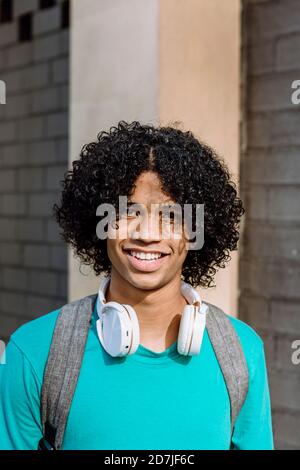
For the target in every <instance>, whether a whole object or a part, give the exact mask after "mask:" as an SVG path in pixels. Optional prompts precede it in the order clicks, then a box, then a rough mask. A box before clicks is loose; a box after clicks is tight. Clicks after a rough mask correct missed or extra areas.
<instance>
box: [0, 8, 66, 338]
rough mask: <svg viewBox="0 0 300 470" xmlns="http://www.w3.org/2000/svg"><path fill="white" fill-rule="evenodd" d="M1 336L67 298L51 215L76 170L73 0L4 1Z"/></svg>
mask: <svg viewBox="0 0 300 470" xmlns="http://www.w3.org/2000/svg"><path fill="white" fill-rule="evenodd" d="M0 3H1V22H0V79H1V80H4V81H5V83H6V87H7V97H6V104H5V105H0V338H1V339H6V338H7V337H8V336H9V335H10V334H11V332H12V331H13V330H14V329H15V328H16V327H18V326H19V325H20V324H22V323H24V322H25V321H28V320H29V319H32V318H34V317H36V316H39V315H42V314H44V313H47V312H48V311H50V310H53V309H54V308H57V307H58V306H61V305H62V304H64V303H65V302H66V299H67V248H66V246H65V244H64V243H63V242H62V241H61V239H60V237H59V234H58V232H59V229H58V227H57V226H56V223H55V222H54V220H53V218H52V217H51V211H52V206H53V203H54V202H56V201H57V200H58V198H59V188H60V186H59V181H60V179H62V177H63V174H64V172H65V171H66V170H67V165H68V144H67V138H68V81H69V76H68V75H69V71H68V66H69V28H68V2H65V1H62V0H53V1H51V0H14V1H10V0H9V1H7V0H0Z"/></svg>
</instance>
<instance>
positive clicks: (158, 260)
mask: <svg viewBox="0 0 300 470" xmlns="http://www.w3.org/2000/svg"><path fill="white" fill-rule="evenodd" d="M128 199H129V201H128V202H129V203H134V204H138V205H140V206H141V208H142V207H143V208H144V211H141V213H140V215H139V214H138V213H136V212H135V211H132V212H131V213H130V209H129V214H127V215H126V222H127V229H126V231H124V230H122V224H123V223H124V220H125V218H122V217H121V218H120V220H119V221H118V227H119V230H117V231H119V234H118V236H117V237H116V238H108V239H107V254H108V257H109V259H110V262H111V264H112V274H113V272H114V270H116V272H117V273H118V277H122V278H123V279H124V280H125V281H127V282H129V283H130V284H131V285H133V286H134V287H136V288H138V289H143V290H150V289H158V288H160V287H162V286H164V285H166V284H168V283H169V282H171V281H172V280H173V279H174V278H175V277H177V276H178V277H179V278H180V274H181V270H182V265H183V262H184V260H185V258H186V255H187V249H186V239H185V238H184V237H183V236H182V234H181V229H180V231H179V232H180V233H179V232H178V224H177V226H176V227H177V229H176V232H177V236H170V235H172V233H173V234H174V228H173V229H172V227H171V224H170V219H169V217H168V222H167V223H165V222H164V216H163V215H162V216H160V215H159V211H158V210H153V207H156V208H158V207H160V208H163V207H169V205H172V204H175V201H173V200H172V199H171V198H170V197H169V196H168V195H166V194H165V193H164V192H163V191H162V188H161V182H160V180H159V177H158V175H157V174H156V173H154V172H152V171H147V172H144V173H142V174H141V175H140V176H139V177H138V178H137V180H136V182H135V188H134V191H133V193H132V194H131V196H130V198H128ZM151 205H152V206H151ZM177 209H178V207H177ZM142 220H143V222H144V223H145V222H146V224H143V222H142ZM139 221H140V222H142V224H141V225H139V223H138V222H139ZM145 227H146V230H145ZM158 227H159V230H157V228H158ZM120 234H122V236H120Z"/></svg>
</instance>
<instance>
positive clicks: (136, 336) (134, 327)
mask: <svg viewBox="0 0 300 470" xmlns="http://www.w3.org/2000/svg"><path fill="white" fill-rule="evenodd" d="M123 307H124V308H125V309H126V311H127V313H128V315H129V317H130V321H131V332H132V335H131V345H130V347H129V350H128V353H127V354H128V355H130V354H134V353H135V351H136V350H137V348H138V347H139V344H140V325H139V321H138V318H137V314H136V313H135V310H134V308H133V307H131V305H123Z"/></svg>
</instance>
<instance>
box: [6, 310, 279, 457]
mask: <svg viewBox="0 0 300 470" xmlns="http://www.w3.org/2000/svg"><path fill="white" fill-rule="evenodd" d="M59 311H60V309H58V310H55V311H53V312H50V313H48V314H47V315H43V316H41V317H39V318H37V319H36V320H33V321H30V322H28V323H27V324H25V325H23V326H21V327H20V328H19V329H18V330H16V331H15V332H14V334H13V335H12V336H11V339H10V341H9V343H8V345H7V348H6V364H5V365H0V449H18V450H22V449H33V450H34V449H36V448H37V445H38V442H39V440H40V439H41V437H42V432H41V420H40V395H41V387H42V382H43V373H44V369H45V365H46V361H47V356H48V352H49V348H50V344H51V338H52V334H53V330H54V326H55V321H56V319H57V316H58V314H59ZM229 318H230V320H231V322H232V324H233V326H234V327H235V329H236V332H237V334H238V336H239V338H240V340H241V343H242V346H243V350H244V353H245V356H246V360H247V364H248V368H249V375H250V378H249V380H250V382H249V389H248V394H247V398H246V400H245V402H244V404H243V407H242V409H241V411H240V414H239V416H238V418H237V421H236V424H235V428H234V433H233V438H232V441H233V444H234V448H236V449H273V433H272V421H271V410H270V395H269V386H268V379H267V371H266V363H265V355H264V345H263V341H262V340H261V338H260V337H259V336H258V334H257V333H256V332H255V331H254V330H253V329H252V328H251V327H250V326H248V325H247V324H246V323H244V322H242V321H241V320H238V319H236V318H233V317H231V316H229ZM96 320H97V314H96V310H94V313H93V318H92V323H91V327H90V331H89V335H88V340H87V345H86V349H85V353H84V357H83V363H82V368H81V371H80V375H79V379H78V384H77V388H76V391H75V395H74V398H73V402H72V405H71V410H70V414H69V418H68V422H67V426H66V432H65V438H64V442H63V446H62V449H77V450H83V449H106V450H107V449H108V450H119V449H146V450H148V449H150V450H151V449H152V450H154V449H157V450H162V449H170V450H171V449H173V450H175V449H182V450H188V449H190V450H192V449H225V450H226V449H229V448H230V402H229V397H228V393H227V389H226V385H225V382H224V379H223V375H222V372H221V369H220V367H219V364H218V362H217V359H216V356H215V354H214V351H213V348H212V345H211V342H210V339H209V336H208V333H207V331H206V330H205V333H204V337H203V342H202V347H201V352H200V354H199V355H197V356H192V357H185V356H181V355H179V353H178V352H177V342H175V343H173V344H172V345H171V346H170V347H169V348H168V349H166V350H165V351H163V352H160V353H157V352H154V351H151V350H150V349H148V348H146V347H144V346H142V345H141V344H140V345H139V347H138V349H137V351H136V352H135V354H133V355H130V356H128V357H123V358H121V357H118V358H113V357H111V356H110V355H108V354H107V353H106V352H105V350H104V349H103V347H102V346H101V344H100V342H99V339H98V336H97V332H96Z"/></svg>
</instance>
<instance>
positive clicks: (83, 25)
mask: <svg viewBox="0 0 300 470" xmlns="http://www.w3.org/2000/svg"><path fill="white" fill-rule="evenodd" d="M71 24H72V30H71V75H70V76H71V109H70V136H71V137H70V140H71V145H70V162H71V160H73V159H76V158H77V156H78V153H79V151H80V149H81V147H82V146H83V145H84V144H85V143H87V142H89V141H91V140H94V139H96V135H97V133H98V132H99V131H100V130H102V129H107V128H108V127H109V126H111V125H115V124H116V123H117V122H118V121H120V120H121V119H124V120H128V121H131V120H134V119H138V120H142V121H151V122H156V121H157V118H158V99H157V96H158V1H157V0H150V1H149V0H84V1H82V0H73V3H72V21H71ZM81 271H83V272H84V273H85V275H84V276H83V275H82V274H80V272H79V264H78V262H77V260H75V259H74V257H73V256H72V253H71V252H70V251H69V299H70V300H74V299H77V298H80V297H82V296H84V295H88V294H90V293H93V292H97V290H98V283H99V279H98V278H96V277H95V276H94V275H93V274H92V273H91V270H90V268H88V267H86V266H83V267H82V268H81Z"/></svg>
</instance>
